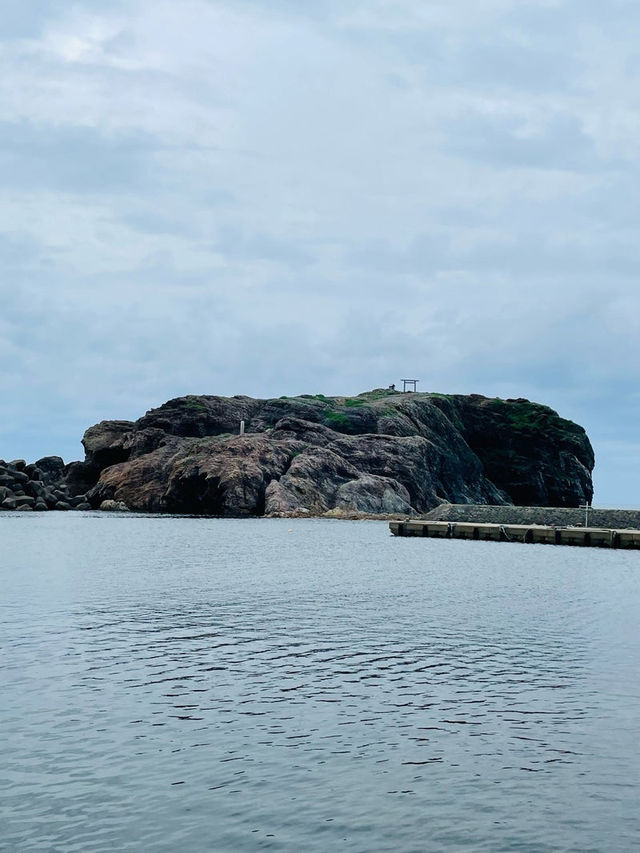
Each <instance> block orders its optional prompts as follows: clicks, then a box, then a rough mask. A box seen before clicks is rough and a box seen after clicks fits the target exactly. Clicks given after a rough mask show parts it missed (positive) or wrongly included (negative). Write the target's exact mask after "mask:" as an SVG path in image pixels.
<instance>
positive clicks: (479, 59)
mask: <svg viewBox="0 0 640 853" xmlns="http://www.w3.org/2000/svg"><path fill="white" fill-rule="evenodd" d="M639 31H640V4H638V3H637V0H607V2H606V3H605V2H595V0H530V2H529V0H483V2H482V3H478V0H430V2H429V3H425V2H424V0H310V2H307V3H302V2H300V0H233V2H225V0H180V2H179V3H176V2H175V0H126V2H125V0H82V1H81V2H73V0H5V2H4V4H3V14H2V16H1V18H0V195H1V203H0V272H1V274H0V364H1V365H2V368H1V370H0V456H1V457H3V458H5V459H12V458H16V457H18V458H26V459H29V460H34V459H37V458H38V457H40V456H43V455H45V454H58V455H61V456H63V457H64V458H65V460H66V461H71V460H73V459H79V458H82V455H83V451H82V446H81V444H80V439H81V438H82V434H83V432H84V430H85V429H86V428H87V427H88V426H90V425H91V424H93V423H95V422H97V421H99V420H103V419H111V418H130V419H135V418H137V417H139V416H141V415H142V414H143V413H144V412H145V411H146V410H147V409H149V408H151V407H153V406H157V405H159V404H161V403H162V402H164V401H165V400H167V399H169V398H171V397H176V396H180V395H183V394H222V395H232V394H249V395H252V396H258V397H270V396H280V395H285V394H286V395H294V394H300V393H324V394H328V395H329V394H348V395H352V394H357V393H359V392H361V391H365V390H370V389H372V388H377V387H385V386H387V385H389V384H390V383H391V382H395V383H396V384H398V383H399V381H400V380H401V379H402V378H405V377H411V378H417V379H419V380H420V384H419V386H418V387H419V390H422V391H439V392H445V393H472V392H473V393H481V394H485V395H487V396H500V397H505V398H506V397H527V398H529V399H532V400H536V401H538V402H541V403H545V404H547V405H550V406H552V407H553V408H555V409H556V410H557V411H558V412H559V413H560V414H561V415H562V416H564V417H567V418H570V419H571V420H574V421H577V422H578V423H580V424H582V425H583V426H584V427H585V429H586V430H587V432H588V434H589V436H590V438H591V441H592V443H593V445H594V449H595V452H596V470H595V472H594V480H595V487H596V494H595V497H594V504H597V505H600V506H639V507H640V437H639V436H638V431H637V428H636V427H637V423H638V415H639V413H640V387H639V384H638V380H639V378H640V357H639V356H640V335H639V331H640V295H639V292H638V272H639V270H640V240H638V232H637V229H638V221H639V220H640V216H639V212H640V211H639V205H640V192H639V191H640V149H639V146H638V139H640V84H639V83H638V80H639V79H640V46H639V44H638V39H637V33H638V32H639Z"/></svg>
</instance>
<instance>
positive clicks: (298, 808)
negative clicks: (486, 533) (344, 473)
mask: <svg viewBox="0 0 640 853" xmlns="http://www.w3.org/2000/svg"><path fill="white" fill-rule="evenodd" d="M0 534H1V535H2V542H3V545H4V548H3V550H4V557H3V566H2V582H3V589H4V590H5V596H4V601H3V605H2V609H3V612H2V626H1V627H0V637H1V639H2V645H3V649H4V654H3V662H2V679H3V685H4V688H5V689H4V691H3V693H4V696H5V698H6V700H7V701H5V703H4V709H3V710H2V711H1V712H0V715H1V716H0V722H1V724H2V731H3V733H4V734H5V737H6V743H7V746H6V747H5V750H4V767H5V773H4V774H3V779H2V782H0V788H1V793H2V798H1V804H0V821H1V823H2V825H3V827H5V829H4V831H3V834H2V838H1V839H0V849H2V850H5V849H6V850H7V851H9V850H11V851H13V850H20V851H31V850H43V851H58V850H59V851H83V853H84V852H85V851H104V850H135V851H138V850H145V851H178V850H180V851H208V850H211V851H244V850H246V851H253V850H262V849H265V850H291V851H294V850H296V851H298V850H318V851H324V850H327V849H330V848H331V847H337V848H339V849H343V850H348V851H374V850H375V851H386V850H393V851H398V850H400V851H424V850H429V851H455V850H461V849H465V850H467V849H468V850H471V849H473V850H487V851H515V850H522V851H556V850H567V851H568V850H571V851H581V852H582V851H587V850H593V851H629V850H632V849H635V848H636V847H637V846H638V844H639V843H640V820H639V819H638V817H637V814H636V805H637V797H638V783H639V781H640V779H639V776H640V772H639V767H640V761H639V758H638V747H637V734H636V732H637V729H636V719H635V711H636V709H637V701H638V697H639V693H640V689H639V679H638V674H639V672H638V669H639V666H638V655H637V652H638V643H637V636H636V634H637V619H638V614H639V612H640V583H639V578H640V571H639V567H638V562H637V561H638V557H637V555H635V554H627V553H622V552H613V553H612V552H599V551H592V550H590V551H581V550H578V549H560V548H558V549H556V548H552V547H544V546H527V547H524V546H519V545H513V546H512V545H506V544H492V543H470V542H469V543H467V542H449V541H443V542H440V541H437V540H412V539H404V540H403V539H392V538H390V537H389V536H388V531H387V528H386V525H384V524H383V523H375V522H371V523H345V522H319V521H295V522H292V521H264V520H256V521H222V520H204V519H180V518H174V519H171V518H140V517H134V518H119V517H102V516H95V515H93V516H87V517H81V516H78V515H74V516H61V515H59V514H51V515H46V516H24V517H22V518H20V517H16V516H14V515H12V516H11V518H10V519H9V517H8V516H0ZM3 845H4V846H3Z"/></svg>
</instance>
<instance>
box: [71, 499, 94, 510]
mask: <svg viewBox="0 0 640 853" xmlns="http://www.w3.org/2000/svg"><path fill="white" fill-rule="evenodd" d="M74 508H75V509H76V510H77V511H78V512H80V511H86V510H88V509H91V504H90V503H89V502H88V501H82V503H79V504H77V505H76V506H75V507H74Z"/></svg>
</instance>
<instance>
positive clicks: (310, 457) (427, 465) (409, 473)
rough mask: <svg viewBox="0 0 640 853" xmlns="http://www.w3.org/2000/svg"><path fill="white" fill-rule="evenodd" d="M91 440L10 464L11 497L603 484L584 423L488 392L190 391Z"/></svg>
mask: <svg viewBox="0 0 640 853" xmlns="http://www.w3.org/2000/svg"><path fill="white" fill-rule="evenodd" d="M241 424H243V429H244V434H242V435H241V434H240V431H241ZM82 443H83V445H84V448H85V460H84V461H83V462H72V463H70V464H69V465H63V464H62V460H59V459H58V457H47V458H45V459H42V460H39V462H37V463H35V465H32V466H26V464H25V463H24V462H22V460H17V461H15V462H12V463H3V465H0V469H2V468H3V472H2V471H0V479H2V481H3V483H4V488H5V491H6V494H4V498H3V499H2V501H0V505H2V506H3V507H4V508H5V509H16V508H17V509H24V508H25V507H26V506H29V505H30V506H31V508H36V502H37V501H38V497H40V498H41V499H40V501H39V503H38V505H37V508H38V509H44V508H45V505H46V508H50V509H56V508H58V509H69V508H75V507H78V508H82V509H87V508H88V507H91V508H93V509H98V508H100V507H109V506H111V507H114V506H125V505H126V507H128V508H130V509H132V510H136V511H145V512H166V513H193V514H204V515H220V516H262V515H267V516H296V515H337V516H339V515H343V514H356V515H357V514H376V515H413V514H420V513H426V512H428V511H430V510H432V509H433V508H434V507H436V506H438V505H439V504H442V503H446V502H449V503H464V504H493V505H517V506H523V505H527V506H551V507H553V506H557V507H576V506H578V505H579V504H581V503H583V502H585V501H586V502H590V501H591V497H592V494H593V486H592V480H591V472H592V470H593V465H594V454H593V450H592V447H591V444H590V442H589V439H588V438H587V435H586V433H585V431H584V429H583V428H582V427H580V426H578V425H577V424H575V423H572V422H571V421H568V420H565V419H563V418H561V417H560V416H559V415H558V414H557V413H556V412H555V411H553V410H552V409H550V408H548V407H547V406H543V405H540V404H538V403H532V402H529V401H528V400H524V399H517V400H501V399H495V398H493V399H492V398H487V397H482V396H480V395H475V394H473V395H445V394H429V393H415V392H410V393H403V392H399V391H393V390H389V389H379V390H374V391H369V392H365V393H363V394H359V395H357V396H354V397H325V396H324V395H322V394H316V395H302V396H299V397H280V398H277V399H265V400H260V399H253V398H251V397H245V396H235V397H219V396H210V395H203V396H195V395H189V396H185V397H179V398H176V399H173V400H169V401H168V402H167V403H164V404H163V405H162V406H160V407H159V408H157V409H152V410H151V411H149V412H147V413H146V414H145V415H144V416H143V417H141V418H140V419H139V420H137V421H102V422H101V423H99V424H96V425H95V426H92V427H90V428H89V429H88V430H87V431H86V433H85V434H84V438H83V440H82ZM45 472H46V473H45ZM45 481H46V482H45ZM30 483H31V485H30ZM34 483H35V484H36V485H35V486H34V485H33V484H34ZM38 483H40V484H41V485H40V486H38V485H37V484H38ZM16 485H18V486H21V487H22V488H19V489H17V490H16V488H15V487H16ZM0 488H2V487H0ZM11 489H13V491H11ZM47 489H48V490H49V493H50V494H49V500H47V499H46V490H47ZM54 490H55V491H54ZM16 491H18V492H22V495H19V494H18V495H17V498H18V499H16ZM34 492H39V493H40V494H39V495H34V494H32V493H34ZM56 492H57V494H56ZM23 496H24V497H27V498H31V497H33V500H32V501H31V500H29V501H27V502H24V501H20V500H19V499H20V498H21V497H23ZM105 501H110V502H114V503H109V504H106V505H105V503H104V502H105ZM60 504H62V505H60Z"/></svg>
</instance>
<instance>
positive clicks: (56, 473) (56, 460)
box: [35, 456, 65, 486]
mask: <svg viewBox="0 0 640 853" xmlns="http://www.w3.org/2000/svg"><path fill="white" fill-rule="evenodd" d="M35 466H36V468H37V469H38V471H39V472H40V479H41V480H42V482H43V483H46V484H47V485H49V486H51V485H54V484H58V483H59V482H60V481H61V480H62V478H63V477H64V468H65V466H64V461H63V460H62V458H61V457H60V456H43V457H42V459H38V461H37V462H36V463H35Z"/></svg>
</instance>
